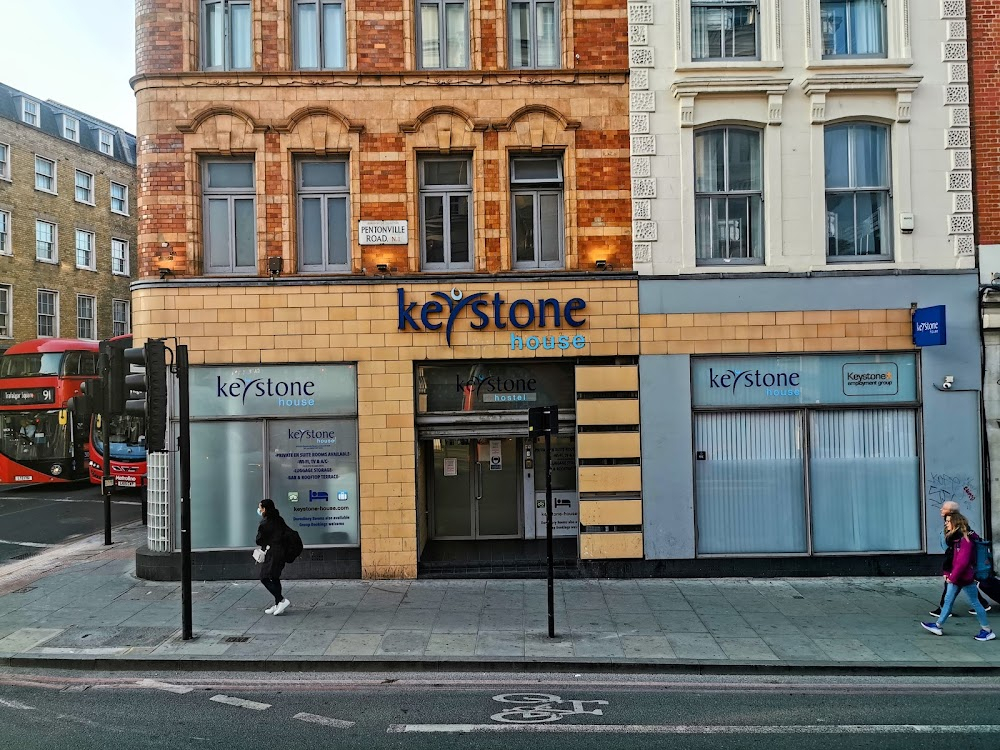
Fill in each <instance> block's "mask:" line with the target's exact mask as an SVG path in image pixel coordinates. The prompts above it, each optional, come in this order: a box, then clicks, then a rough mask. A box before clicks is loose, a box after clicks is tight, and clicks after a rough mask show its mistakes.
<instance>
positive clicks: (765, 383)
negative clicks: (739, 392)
mask: <svg viewBox="0 0 1000 750" xmlns="http://www.w3.org/2000/svg"><path fill="white" fill-rule="evenodd" d="M801 378H802V375H801V374H800V373H797V372H761V371H760V370H721V371H720V372H718V373H716V371H715V368H714V367H710V368H708V382H709V387H710V388H725V389H726V390H729V391H731V392H732V393H733V395H736V389H737V388H738V387H743V388H765V389H766V391H765V392H766V395H768V396H801V395H802V389H801V387H800V386H801V382H800V381H801Z"/></svg>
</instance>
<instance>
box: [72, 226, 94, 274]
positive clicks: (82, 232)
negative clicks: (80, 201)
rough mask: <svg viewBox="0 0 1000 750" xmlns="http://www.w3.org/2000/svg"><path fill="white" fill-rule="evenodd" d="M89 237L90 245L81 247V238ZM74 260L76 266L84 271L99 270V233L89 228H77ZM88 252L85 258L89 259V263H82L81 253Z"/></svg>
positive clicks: (88, 242)
mask: <svg viewBox="0 0 1000 750" xmlns="http://www.w3.org/2000/svg"><path fill="white" fill-rule="evenodd" d="M81 237H85V238H88V241H87V245H88V246H89V247H86V248H83V249H81V248H80V238H81ZM73 250H74V254H73V257H74V260H75V262H76V267H77V268H79V269H80V270H82V271H96V270H97V234H96V233H95V232H93V231H91V230H89V229H80V228H79V227H78V228H77V229H76V231H75V233H74V242H73ZM81 252H83V253H86V254H87V255H85V256H84V257H85V258H88V259H89V262H88V263H80V253H81Z"/></svg>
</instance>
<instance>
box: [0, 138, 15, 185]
mask: <svg viewBox="0 0 1000 750" xmlns="http://www.w3.org/2000/svg"><path fill="white" fill-rule="evenodd" d="M0 152H2V153H3V155H4V158H3V160H0V180H7V181H8V182H10V181H12V180H11V174H10V173H11V164H10V162H11V151H10V144H9V143H0Z"/></svg>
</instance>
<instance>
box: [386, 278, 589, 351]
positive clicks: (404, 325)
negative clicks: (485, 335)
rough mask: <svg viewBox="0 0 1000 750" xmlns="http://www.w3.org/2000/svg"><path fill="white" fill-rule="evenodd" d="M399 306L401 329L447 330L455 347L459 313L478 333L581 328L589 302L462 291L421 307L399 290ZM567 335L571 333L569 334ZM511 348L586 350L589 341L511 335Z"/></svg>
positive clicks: (447, 338)
mask: <svg viewBox="0 0 1000 750" xmlns="http://www.w3.org/2000/svg"><path fill="white" fill-rule="evenodd" d="M396 294H397V299H398V303H399V330H400V331H406V330H408V329H409V330H413V331H438V330H441V328H444V332H445V341H446V342H447V343H448V346H451V333H452V330H453V329H454V327H455V323H456V321H457V320H458V317H459V314H460V313H461V312H462V311H463V310H465V309H466V308H468V309H469V312H470V313H471V314H472V318H473V320H472V321H470V322H469V327H470V328H472V329H473V330H475V331H482V330H484V329H487V328H490V327H492V328H496V329H500V330H502V329H504V328H507V327H508V326H509V327H511V328H516V329H518V330H521V329H524V328H529V327H532V326H535V327H538V328H563V326H567V327H568V328H570V329H572V328H579V327H580V326H582V325H583V324H584V323H585V322H586V318H585V317H583V314H582V313H583V311H584V310H585V309H586V307H587V303H586V302H585V301H584V300H582V299H580V298H579V297H573V298H572V299H569V300H567V301H566V302H562V301H560V300H558V299H555V298H553V297H550V298H548V299H539V300H537V301H536V300H530V299H516V300H514V301H513V302H510V303H508V302H507V300H505V299H504V298H503V295H501V293H500V292H494V293H493V295H492V296H490V295H489V293H488V292H476V293H475V294H469V295H465V294H463V293H462V292H461V291H460V290H459V289H452V290H451V291H450V292H447V293H445V292H432V293H431V295H430V296H431V297H433V299H431V300H429V301H428V302H425V303H424V304H423V305H419V304H418V303H416V302H407V301H406V290H405V289H403V288H401V287H400V288H398V289H397V290H396ZM567 333H571V332H570V331H567ZM510 337H511V339H510V348H511V349H525V348H527V349H556V348H558V349H568V348H570V347H572V348H574V349H582V348H583V347H584V346H585V345H586V343H587V342H586V338H585V337H584V336H583V335H581V334H576V335H569V336H567V335H562V336H554V335H547V336H528V337H526V338H524V337H522V336H520V335H518V334H516V333H511V335H510Z"/></svg>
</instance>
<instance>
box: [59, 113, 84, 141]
mask: <svg viewBox="0 0 1000 750" xmlns="http://www.w3.org/2000/svg"><path fill="white" fill-rule="evenodd" d="M62 125H63V138H65V139H66V140H68V141H73V142H74V143H79V142H80V121H79V120H78V119H77V118H76V117H73V116H72V115H65V114H64V115H63V116H62Z"/></svg>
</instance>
